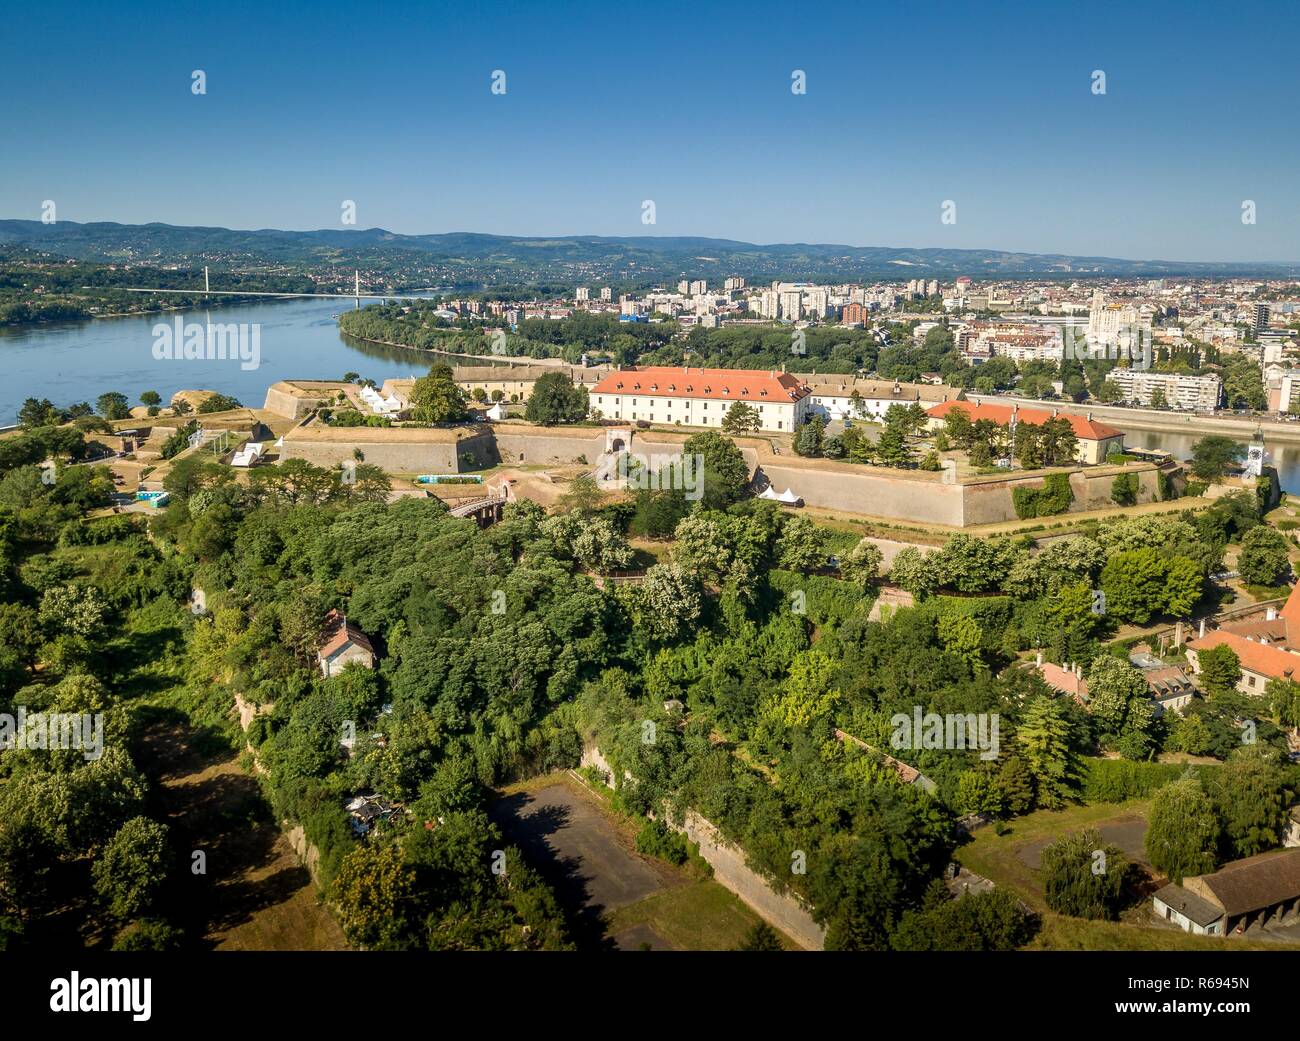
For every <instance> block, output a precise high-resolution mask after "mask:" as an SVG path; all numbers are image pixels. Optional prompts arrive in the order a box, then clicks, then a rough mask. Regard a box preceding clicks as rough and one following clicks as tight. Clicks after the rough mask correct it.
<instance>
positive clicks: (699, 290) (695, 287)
mask: <svg viewBox="0 0 1300 1041" xmlns="http://www.w3.org/2000/svg"><path fill="white" fill-rule="evenodd" d="M708 289H709V283H708V282H706V281H705V280H704V279H702V278H701V279H697V280H696V281H694V282H692V283H691V285H690V294H691V296H700V295H702V294H703V293H706V292H708Z"/></svg>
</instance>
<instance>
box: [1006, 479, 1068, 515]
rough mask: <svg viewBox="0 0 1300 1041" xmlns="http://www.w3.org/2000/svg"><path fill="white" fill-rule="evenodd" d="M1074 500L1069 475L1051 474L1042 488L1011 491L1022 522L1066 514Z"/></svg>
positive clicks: (1017, 513) (1014, 489)
mask: <svg viewBox="0 0 1300 1041" xmlns="http://www.w3.org/2000/svg"><path fill="white" fill-rule="evenodd" d="M1072 499H1073V495H1072V493H1071V492H1070V475H1069V474H1068V473H1062V474H1049V475H1048V476H1047V477H1045V478H1043V485H1042V487H1041V488H1012V489H1011V501H1012V503H1013V504H1014V505H1015V508H1016V516H1017V517H1019V518H1020V519H1021V520H1027V519H1028V518H1030V517H1050V516H1051V515H1052V514H1055V513H1064V512H1065V511H1066V510H1068V509H1069V508H1070V502H1071V500H1072Z"/></svg>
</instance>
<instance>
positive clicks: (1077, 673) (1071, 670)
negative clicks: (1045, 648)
mask: <svg viewBox="0 0 1300 1041" xmlns="http://www.w3.org/2000/svg"><path fill="white" fill-rule="evenodd" d="M1035 668H1036V669H1037V670H1038V675H1040V676H1042V677H1043V682H1044V683H1046V684H1047V685H1048V686H1049V687H1051V688H1052V689H1053V690H1057V691H1060V692H1061V693H1062V694H1069V695H1070V697H1072V698H1073V699H1074V700H1075V701H1076V702H1078V703H1079V704H1080V705H1087V704H1088V681H1087V680H1085V679H1084V678H1083V666H1082V665H1079V664H1077V663H1076V664H1074V665H1071V664H1070V663H1069V662H1066V663H1065V665H1063V666H1062V665H1057V664H1055V663H1053V662H1050V661H1043V656H1042V654H1041V653H1040V654H1039V655H1038V663H1037V665H1035Z"/></svg>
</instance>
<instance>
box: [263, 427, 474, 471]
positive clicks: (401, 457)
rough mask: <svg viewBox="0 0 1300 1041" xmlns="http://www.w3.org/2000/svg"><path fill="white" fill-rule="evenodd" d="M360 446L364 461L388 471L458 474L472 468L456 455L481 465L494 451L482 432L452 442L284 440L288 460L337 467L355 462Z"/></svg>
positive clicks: (297, 438) (308, 437) (305, 438)
mask: <svg viewBox="0 0 1300 1041" xmlns="http://www.w3.org/2000/svg"><path fill="white" fill-rule="evenodd" d="M357 448H359V449H361V454H362V455H363V456H364V457H365V458H364V459H363V460H361V461H362V462H365V463H369V464H371V465H373V466H378V467H380V468H381V469H383V470H387V471H388V472H389V473H459V472H460V471H461V470H467V469H472V468H473V467H472V466H468V465H467V466H462V465H461V463H460V460H459V458H458V457H457V449H458V448H459V450H460V453H463V454H470V455H473V456H475V457H476V458H478V459H480V465H490V462H489V460H488V458H487V457H488V455H489V454H490V453H491V437H490V436H488V435H480V436H479V437H475V438H466V439H465V440H463V441H461V442H459V443H457V442H451V441H441V442H439V441H409V442H387V443H385V442H357V441H341V440H331V441H318V440H313V439H312V438H311V437H310V436H297V437H294V438H292V439H287V438H286V440H285V442H284V458H285V459H305V460H307V462H309V463H312V464H313V465H315V466H327V467H334V466H338V465H339V464H340V463H343V462H354V461H356V456H355V455H353V450H354V449H357Z"/></svg>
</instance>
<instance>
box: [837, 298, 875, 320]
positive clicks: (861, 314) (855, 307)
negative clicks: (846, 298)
mask: <svg viewBox="0 0 1300 1041" xmlns="http://www.w3.org/2000/svg"><path fill="white" fill-rule="evenodd" d="M870 315H871V312H870V311H869V310H868V309H867V307H866V305H864V304H859V303H851V304H847V305H845V307H844V312H843V313H842V314H841V315H840V321H841V322H843V323H844V324H845V325H866V324H867V319H868V318H869V317H870Z"/></svg>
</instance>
